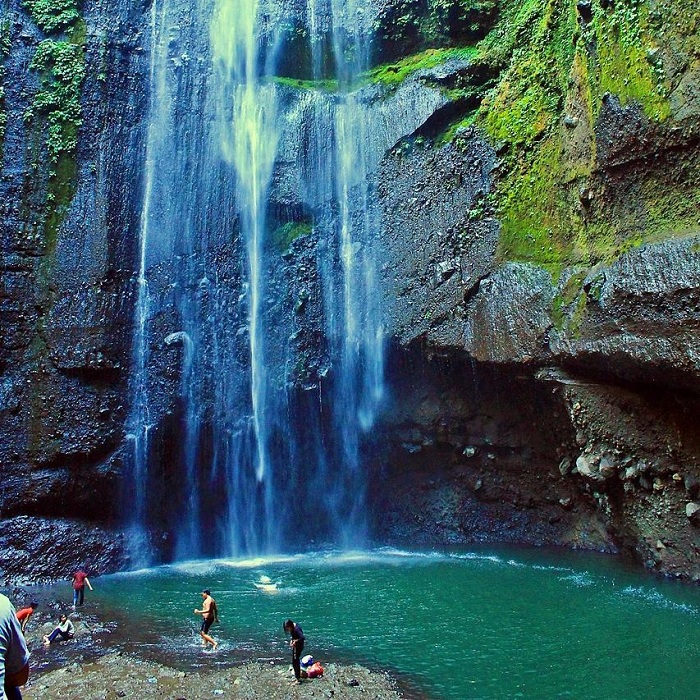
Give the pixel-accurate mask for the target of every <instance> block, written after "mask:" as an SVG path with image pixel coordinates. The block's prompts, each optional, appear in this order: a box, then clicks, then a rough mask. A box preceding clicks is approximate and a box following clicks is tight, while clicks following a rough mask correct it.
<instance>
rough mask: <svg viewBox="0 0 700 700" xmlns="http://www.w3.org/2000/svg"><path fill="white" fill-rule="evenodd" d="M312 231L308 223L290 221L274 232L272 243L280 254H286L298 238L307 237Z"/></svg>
mask: <svg viewBox="0 0 700 700" xmlns="http://www.w3.org/2000/svg"><path fill="white" fill-rule="evenodd" d="M312 230H313V226H312V225H311V223H309V222H308V221H288V222H287V223H284V224H282V225H281V226H278V227H277V228H276V229H275V230H274V231H273V232H272V236H271V242H272V245H273V246H274V247H275V248H276V249H277V250H278V251H279V252H281V253H285V252H286V251H288V250H289V248H290V246H291V245H292V243H293V242H294V241H295V240H296V239H297V238H299V237H300V236H307V235H308V234H309V233H311V231H312Z"/></svg>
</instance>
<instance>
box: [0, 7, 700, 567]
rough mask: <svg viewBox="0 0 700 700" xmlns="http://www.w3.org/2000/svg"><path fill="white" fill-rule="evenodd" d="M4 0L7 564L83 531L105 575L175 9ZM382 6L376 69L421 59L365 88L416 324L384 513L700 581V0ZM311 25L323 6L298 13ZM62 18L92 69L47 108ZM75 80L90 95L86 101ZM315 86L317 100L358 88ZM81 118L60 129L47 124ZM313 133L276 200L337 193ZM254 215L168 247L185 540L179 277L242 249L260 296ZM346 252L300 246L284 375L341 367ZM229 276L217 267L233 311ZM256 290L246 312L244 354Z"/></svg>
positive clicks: (281, 296) (0, 276)
mask: <svg viewBox="0 0 700 700" xmlns="http://www.w3.org/2000/svg"><path fill="white" fill-rule="evenodd" d="M0 9H1V10H2V13H3V14H2V20H1V22H2V24H1V26H0V30H1V32H2V34H1V37H0V38H1V39H2V43H1V46H0V48H1V50H2V53H1V57H0V61H1V62H2V73H1V74H0V79H1V80H2V88H3V90H4V92H3V93H2V95H1V97H0V111H1V112H2V115H3V120H2V126H3V138H2V141H1V144H2V178H1V179H0V217H1V220H0V319H1V321H2V336H1V337H0V421H1V422H0V462H1V463H2V494H1V497H2V502H1V512H0V516H1V517H2V537H3V540H4V542H5V543H6V545H7V548H8V549H7V550H6V551H8V552H10V553H11V556H9V557H7V558H6V559H3V563H2V568H3V575H4V576H5V577H6V578H18V577H21V578H25V577H26V576H27V574H28V575H29V577H30V578H31V577H33V578H35V579H42V578H45V577H50V576H52V572H55V571H56V570H57V569H59V568H61V567H63V568H65V569H66V570H67V569H69V568H71V567H72V566H74V565H75V564H76V563H79V562H78V561H77V560H76V553H75V550H77V549H78V548H80V556H79V557H78V559H79V560H81V561H83V562H84V561H85V560H88V561H90V562H91V565H92V567H93V571H94V572H95V573H100V572H101V571H108V570H114V569H115V568H122V567H125V566H128V565H129V562H128V556H127V554H126V553H125V552H124V550H123V548H122V546H121V543H122V524H123V513H124V493H125V491H126V493H127V494H128V493H129V492H130V489H131V488H132V486H131V485H129V484H125V483H124V479H123V474H124V464H125V462H126V461H127V460H128V459H129V456H130V450H131V449H132V441H131V438H130V436H129V435H128V431H127V429H126V427H125V425H126V422H127V417H128V414H129V410H130V401H131V400H132V396H133V393H132V392H131V391H130V387H129V383H130V379H131V378H132V377H133V375H132V374H131V372H132V370H133V359H132V355H133V343H134V328H135V313H136V311H135V307H136V299H137V291H138V290H137V287H138V276H139V269H138V250H137V249H138V241H139V226H140V222H141V216H142V201H143V187H144V181H143V178H144V158H145V156H146V152H147V130H146V120H147V115H148V110H149V99H150V98H149V95H150V92H149V91H150V89H151V87H152V86H151V84H150V80H151V78H152V74H151V67H150V62H149V57H150V51H151V49H152V47H151V46H150V37H151V33H150V24H149V23H150V21H151V15H150V9H151V7H150V6H149V4H148V3H145V4H144V3H136V4H132V3H123V2H117V3H106V2H101V1H96V2H86V3H84V6H83V7H82V9H81V12H80V19H79V20H75V19H69V20H67V21H66V23H65V24H64V25H60V24H59V26H58V27H52V26H46V25H45V24H43V23H42V18H41V17H39V16H37V14H36V13H34V14H32V12H30V3H27V4H23V3H20V2H19V0H6V1H5V2H4V3H1V4H0ZM179 12H180V15H181V17H180V22H179V24H177V26H175V25H173V27H171V28H170V29H169V31H170V47H171V49H172V54H173V61H175V63H177V62H178V61H179V63H177V65H175V63H173V66H171V70H172V71H173V72H174V73H175V74H176V75H179V76H180V77H181V81H182V84H181V85H179V89H182V90H183V94H187V95H189V98H190V99H191V102H189V103H188V104H194V105H196V104H197V103H198V102H199V101H200V99H203V97H204V96H203V95H200V94H199V93H197V92H196V90H195V91H194V92H193V88H192V87H191V85H190V84H189V83H188V82H187V80H188V79H191V78H192V76H193V75H194V74H196V72H197V71H198V70H209V68H207V67H206V66H203V65H201V66H200V65H199V64H197V65H196V66H195V64H192V63H191V62H190V63H188V61H191V59H193V56H194V52H195V50H196V47H195V46H192V45H190V44H188V43H187V41H186V39H185V38H184V37H185V36H186V32H185V31H184V29H185V28H186V25H187V23H188V22H190V21H193V20H192V17H191V12H192V8H191V6H190V5H187V6H185V4H183V5H182V7H181V8H180V10H179ZM367 12H368V13H370V14H371V16H368V17H369V19H368V17H365V18H364V21H365V22H366V24H367V26H368V27H372V30H373V31H375V32H376V38H375V41H374V42H373V43H372V52H373V56H374V58H373V62H374V64H375V65H379V64H386V63H387V62H390V61H396V63H394V64H392V65H391V66H389V67H388V70H387V71H386V72H385V73H384V74H383V76H384V77H381V76H379V75H378V74H375V75H374V76H373V77H372V78H371V79H368V81H367V82H366V83H365V84H364V85H363V87H362V90H364V91H365V92H364V94H365V99H364V105H365V107H364V108H365V109H366V112H365V118H366V119H367V120H368V122H370V123H372V124H374V125H375V126H376V128H375V129H373V130H372V132H371V133H372V139H371V143H369V144H366V145H367V152H368V153H370V154H371V163H370V167H369V171H370V176H371V179H372V184H373V188H372V191H373V192H374V193H375V197H374V199H373V200H372V207H374V208H375V209H374V210H373V211H374V213H376V214H377V218H376V220H377V221H378V222H379V224H378V229H379V230H378V231H377V240H378V246H379V251H380V253H379V254H380V256H381V263H380V268H381V270H380V271H381V307H382V311H383V315H384V324H385V326H384V327H385V330H386V333H387V337H388V345H389V347H390V350H389V352H388V360H387V379H388V382H387V384H388V387H387V389H388V392H387V393H388V397H389V398H388V399H387V402H386V405H385V407H384V412H383V414H382V416H381V419H380V421H379V424H378V425H377V427H376V435H374V436H373V437H374V440H373V442H372V445H373V448H372V449H371V450H367V451H366V453H365V455H364V458H365V462H366V468H367V472H368V474H369V475H370V483H371V484H373V485H377V484H378V485H379V488H376V489H373V490H372V497H371V499H370V507H371V508H373V509H374V510H373V513H375V514H376V513H381V517H378V518H376V533H375V534H376V536H377V537H378V538H381V539H385V540H392V541H397V540H398V541H403V542H412V543H415V542H422V543H426V544H429V543H469V542H484V541H498V542H502V541H506V542H525V543H530V544H563V545H567V546H573V547H585V548H593V549H600V550H604V551H615V552H619V551H623V552H631V553H633V555H634V556H635V558H636V559H637V560H638V561H640V562H642V563H644V565H646V566H647V567H649V568H652V569H654V570H656V571H659V572H662V573H667V574H672V575H681V576H685V577H692V578H695V579H697V578H699V577H700V517H699V516H698V513H699V512H700V493H699V488H700V487H699V486H698V484H699V483H700V438H699V437H698V432H697V426H696V420H697V415H698V408H699V407H700V406H699V404H700V230H699V228H698V225H699V220H698V211H699V209H698V205H699V204H700V179H699V178H700V176H699V175H698V173H700V98H699V97H698V95H700V86H699V83H698V81H699V80H700V53H699V51H700V49H699V48H698V43H697V36H698V27H699V26H700V16H699V15H698V10H697V8H696V7H695V5H694V3H686V2H678V3H674V4H673V7H667V6H666V5H665V4H662V3H657V2H655V1H653V0H647V1H646V2H642V3H627V2H622V1H621V2H619V3H615V4H612V3H598V2H595V1H594V2H592V3H576V2H573V0H557V1H556V2H543V1H541V2H540V1H539V0H528V2H523V3H521V2H517V3H516V2H506V1H503V2H484V1H483V0H482V1H480V2H467V1H464V2H457V1H455V2H453V3H441V4H437V3H430V2H428V3H423V4H420V6H419V4H411V3H403V2H393V1H390V0H387V1H386V2H376V3H373V4H372V5H371V10H370V9H368V10H367ZM305 18H306V15H305V11H304V8H303V3H295V4H294V12H293V13H292V14H290V22H292V24H293V25H294V26H295V27H299V28H303V25H304V22H305V21H306V19H305ZM44 20H45V18H44ZM326 20H328V18H327V17H326ZM370 20H371V21H370ZM290 36H291V37H292V38H290V39H289V40H288V44H287V46H286V49H287V53H286V54H284V55H285V57H286V58H285V61H283V62H282V63H281V68H280V71H281V73H282V75H283V77H285V78H293V79H300V80H301V79H306V78H308V77H309V76H308V70H304V65H305V61H306V62H307V63H308V61H309V55H310V53H309V48H308V46H305V45H304V36H305V34H304V32H303V31H298V32H294V33H293V34H291V35H290ZM46 41H54V42H59V43H60V42H63V44H62V46H61V47H59V49H60V50H61V51H63V50H66V49H65V44H66V43H67V44H69V45H71V46H73V47H77V48H76V49H75V50H73V49H70V50H69V52H68V54H65V55H66V56H68V57H69V58H70V56H72V58H71V61H74V62H73V63H70V66H72V67H71V68H70V69H69V71H68V78H69V79H68V80H67V81H65V84H64V83H62V82H61V80H63V78H62V77H61V76H60V75H58V76H57V74H56V73H55V72H54V73H53V74H52V75H53V76H54V77H53V78H52V80H53V81H54V83H52V84H53V85H54V86H55V84H56V82H55V81H58V84H60V85H62V86H63V87H65V88H66V90H68V92H67V93H66V92H64V93H61V96H60V97H59V98H58V100H59V104H56V103H55V101H54V102H52V100H53V98H51V99H48V101H46V100H45V101H44V103H43V106H42V103H37V101H36V96H37V95H38V94H40V93H41V91H42V90H45V89H46V86H45V85H44V83H43V82H42V81H43V80H45V79H46V76H47V71H48V72H49V73H50V72H51V70H53V69H52V66H53V65H54V64H51V63H48V64H44V66H43V68H41V67H37V66H36V65H34V66H32V61H33V60H34V57H35V55H36V52H37V49H38V47H39V46H40V45H41V44H42V43H43V42H46ZM465 46H470V47H472V48H473V49H474V50H473V51H472V52H471V53H470V52H463V53H461V54H459V55H456V54H454V53H453V54H445V55H444V60H441V59H439V58H438V59H437V60H433V58H432V57H433V56H435V54H434V53H427V54H425V53H423V52H424V51H426V50H428V49H430V50H437V51H438V52H439V51H440V50H444V49H446V48H450V49H455V48H464V47H465ZM59 49H56V48H55V47H54V49H53V50H59ZM71 51H72V53H71ZM69 54H70V55H69ZM61 55H64V54H61ZM619 56H623V57H624V58H623V60H622V61H621V62H619V61H618V60H617V57H619ZM426 57H428V58H426ZM66 60H68V59H66ZM401 60H404V61H406V60H408V63H405V62H403V63H402V62H400V61H401ZM407 65H408V66H409V67H408V68H407ZM410 66H412V67H410ZM385 67H386V66H385ZM83 73H84V74H83ZM387 76H389V78H387ZM396 76H401V78H400V79H397V78H396ZM64 77H65V75H64ZM73 79H75V80H73ZM50 82H51V81H50ZM193 84H194V83H193ZM71 85H72V87H71ZM76 86H77V89H78V93H77V94H78V96H79V103H80V109H81V110H82V111H81V112H80V114H79V117H76V116H75V115H73V116H72V117H71V114H70V113H69V112H70V110H66V109H63V108H65V107H66V105H67V104H69V103H70V104H73V102H70V100H72V99H73V97H75V94H74V93H70V90H71V89H72V90H75V89H76ZM324 89H325V88H324ZM285 90H286V91H287V92H286V93H285V100H287V101H288V102H289V103H290V104H296V103H298V105H299V107H298V110H297V112H298V113H299V114H300V115H303V113H304V112H303V109H302V107H303V106H304V105H306V104H308V103H309V101H310V100H311V99H315V100H318V101H322V100H329V99H330V98H328V96H327V95H326V93H325V92H323V91H320V92H319V93H318V94H316V93H312V92H311V91H309V89H308V86H307V85H305V86H301V87H299V86H297V87H295V86H294V84H293V83H288V84H287V87H286V88H285ZM312 94H313V95H315V96H314V97H313V98H312V97H310V95H312ZM71 95H73V97H71ZM62 100H64V101H65V103H64V102H61V101H62ZM295 101H296V102H295ZM47 104H48V106H47ZM52 105H53V106H52ZM59 112H60V114H59ZM190 116H191V110H190V108H189V107H187V108H185V106H183V107H182V110H181V113H180V117H181V118H182V119H186V118H189V117H190ZM71 120H72V121H71ZM51 124H53V125H54V126H56V124H58V125H59V130H58V131H55V132H52V133H54V135H56V134H58V137H57V138H59V137H60V138H59V140H58V142H53V141H47V138H46V137H47V134H48V133H50V132H49V126H50V125H51ZM309 128H310V127H309V126H308V125H306V126H304V122H303V120H301V119H300V121H299V122H298V123H297V122H290V123H289V124H288V125H287V129H286V131H285V132H284V133H283V134H282V140H283V148H281V149H280V154H281V155H280V157H279V158H278V162H277V164H276V168H275V173H274V177H273V183H274V184H273V188H272V192H271V199H272V209H274V211H276V212H279V211H282V212H284V213H285V216H291V217H292V218H294V216H296V217H297V218H299V219H300V220H301V221H302V223H304V224H306V222H307V221H308V216H307V214H308V211H309V208H310V207H311V206H316V205H319V204H320V203H319V202H315V201H314V200H313V197H314V195H313V193H309V192H305V193H302V192H300V191H299V188H300V185H299V171H298V169H297V168H295V163H297V162H298V157H299V153H303V152H304V149H305V147H306V144H307V143H308V138H310V135H309V132H308V129H309ZM305 129H307V131H305ZM76 134H77V141H76V144H75V145H74V146H71V144H70V137H71V135H73V136H75V135H76ZM52 144H53V145H52ZM52 149H53V150H52ZM193 157H194V156H193ZM195 160H196V158H195ZM162 205H163V206H166V205H167V203H162ZM230 205H231V210H232V211H233V207H234V206H235V202H234V201H233V199H232V200H231V202H230ZM289 212H292V214H289ZM225 223H226V225H227V226H230V231H229V230H227V233H226V235H227V238H226V240H225V242H224V243H222V244H221V245H220V246H214V247H212V248H209V249H207V251H206V252H201V251H199V252H198V251H193V252H192V254H191V255H190V256H176V255H172V256H169V255H167V254H165V255H164V256H163V259H162V260H160V261H159V263H158V264H157V265H156V266H155V267H154V269H153V270H152V271H151V277H150V283H151V285H152V289H151V291H152V293H153V294H154V295H155V296H158V298H159V299H161V300H163V305H162V308H163V309H164V311H163V313H161V314H160V315H158V317H157V318H155V319H153V320H152V323H151V325H150V327H149V336H148V339H147V345H148V349H149V352H150V355H149V360H150V362H151V365H152V366H151V371H150V373H149V379H148V381H149V382H150V397H151V401H152V404H151V406H150V410H151V419H152V421H153V432H152V443H151V449H152V450H153V454H154V458H156V459H157V465H158V469H157V470H156V473H157V476H156V477H154V478H153V483H151V484H150V486H151V487H152V489H153V493H154V494H155V497H154V498H155V500H156V501H157V502H160V503H162V504H163V506H162V507H163V512H162V513H158V514H156V515H157V517H156V518H155V521H154V532H153V536H154V540H155V541H157V542H159V543H160V545H159V546H160V547H161V553H162V555H163V556H168V555H169V554H171V552H170V550H169V544H168V530H169V527H170V526H171V525H172V522H173V519H174V518H176V517H177V515H176V514H175V515H173V513H168V512H167V502H168V499H169V498H171V497H173V494H174V493H178V494H180V495H181V492H182V490H183V485H182V484H177V483H175V477H174V472H173V471H172V469H173V465H174V464H175V463H176V462H177V460H178V459H179V455H181V453H182V445H178V443H177V441H178V436H180V435H181V425H182V424H181V418H182V406H181V387H180V382H181V379H182V376H183V362H184V350H183V347H184V343H185V342H186V338H185V337H184V336H183V335H182V319H181V318H180V317H179V316H178V313H177V312H176V310H175V304H174V303H171V300H173V299H175V298H176V297H177V295H178V294H180V293H181V290H180V289H178V287H177V285H175V284H174V283H173V280H174V279H175V278H177V275H178V270H180V269H182V268H183V267H185V266H192V267H193V268H197V267H198V266H200V267H202V269H211V268H212V267H215V268H216V269H217V270H218V272H219V275H220V280H221V281H222V282H221V283H222V284H223V285H225V286H226V288H227V290H228V291H229V293H230V298H231V299H232V300H235V299H237V298H240V297H242V296H243V291H242V290H243V284H242V281H241V265H240V257H241V246H240V241H239V240H238V234H239V232H238V228H237V227H238V223H237V221H236V220H235V217H234V216H233V215H232V216H231V221H228V220H227V221H226V222H225ZM323 245H324V243H323V241H322V240H320V238H319V235H318V232H317V231H314V230H313V228H312V227H310V226H309V227H308V228H307V229H304V233H303V235H300V236H299V237H298V238H297V239H296V240H294V241H292V242H290V243H289V245H288V246H285V247H284V250H283V251H282V252H281V254H280V256H279V259H278V260H277V261H276V262H275V264H274V265H273V266H272V267H271V270H272V272H271V275H272V279H271V281H270V285H269V289H268V294H269V303H268V307H267V309H268V310H267V312H266V313H267V314H268V316H269V318H271V319H275V320H276V321H277V322H278V325H277V326H276V331H275V333H274V334H273V335H272V337H274V339H275V347H273V348H272V349H271V352H272V353H273V354H275V353H277V354H278V355H279V356H280V357H285V356H286V355H285V354H284V353H289V352H291V353H292V357H293V360H294V361H291V362H289V363H288V366H289V367H291V368H292V371H291V372H290V373H289V374H285V375H284V376H281V375H280V376H275V377H272V378H271V381H273V382H275V383H284V382H289V383H290V387H289V391H290V395H294V394H295V393H296V394H297V396H298V397H301V398H298V401H299V403H303V401H304V400H305V399H304V397H305V396H306V394H305V393H304V392H305V391H307V390H316V389H317V388H318V387H319V386H323V384H324V382H326V381H332V379H333V371H334V368H333V366H332V364H331V363H330V362H329V354H328V342H329V341H328V338H327V337H325V336H324V332H325V331H324V328H326V324H325V322H324V314H325V313H326V312H325V310H324V302H323V299H322V294H323V290H322V289H321V284H320V281H319V275H318V271H317V269H316V265H317V264H318V259H319V257H320V252H319V251H321V250H322V249H323ZM198 255H201V256H202V257H201V258H198V257H197V256H198ZM209 293H210V292H209V291H208V289H207V288H206V287H205V286H202V287H201V288H199V289H198V292H197V294H198V295H199V296H198V297H197V299H198V301H197V303H198V304H201V305H202V307H206V306H207V304H210V303H212V300H211V299H210V298H208V296H207V295H208V294H209ZM227 303H228V302H227ZM234 306H235V305H234V304H233V302H232V303H231V321H230V324H229V325H227V328H226V329H225V332H226V333H228V334H230V335H231V336H232V337H234V338H237V339H239V341H235V342H238V343H239V345H240V347H239V346H238V345H236V348H237V353H236V367H237V368H238V369H240V371H245V367H246V362H247V357H246V346H245V342H246V340H247V336H246V334H247V329H246V323H245V318H244V316H243V315H242V312H241V310H240V309H237V308H234ZM241 306H242V304H241ZM212 381H214V378H213V379H212ZM379 446H381V447H382V449H380V447H379ZM125 487H126V488H125ZM76 519H77V521H79V524H78V525H76V524H75V522H76ZM76 533H82V535H81V536H80V537H76ZM164 543H165V544H164ZM47 551H48V552H50V556H48V558H47V559H46V561H43V560H41V559H40V557H41V556H42V552H47Z"/></svg>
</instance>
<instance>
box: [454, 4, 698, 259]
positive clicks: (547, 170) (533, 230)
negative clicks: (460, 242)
mask: <svg viewBox="0 0 700 700" xmlns="http://www.w3.org/2000/svg"><path fill="white" fill-rule="evenodd" d="M681 5H682V6H683V7H681ZM694 8H695V5H694V4H693V3H691V2H689V1H687V0H680V2H679V3H677V4H674V7H673V8H669V9H668V12H666V11H665V10H664V11H661V10H660V8H659V6H658V4H657V3H653V2H650V1H649V0H617V1H616V2H615V3H610V4H609V7H607V8H603V7H601V4H600V3H598V2H592V3H591V15H590V16H587V17H585V18H584V17H581V16H580V15H579V12H578V11H577V3H576V2H575V0H524V1H523V2H520V3H515V2H513V3H506V4H505V5H504V7H503V12H502V15H501V18H500V20H499V22H498V24H497V25H496V26H495V27H494V29H493V30H492V31H491V33H490V34H489V35H488V36H487V37H486V38H485V39H484V40H483V41H482V42H481V43H480V44H479V46H478V48H479V51H480V55H479V57H478V59H476V60H477V61H478V62H479V63H481V64H482V65H484V66H490V67H491V69H492V70H495V71H498V79H497V83H496V85H495V87H494V88H493V89H492V90H491V91H490V92H488V93H487V94H486V96H485V98H484V100H483V101H482V103H481V106H480V108H479V110H478V112H477V114H476V117H475V118H474V116H473V115H472V114H467V115H465V119H466V120H468V122H469V123H471V122H472V121H474V122H475V123H476V124H477V125H478V126H480V127H482V128H483V129H484V130H485V131H486V133H487V134H488V136H489V137H490V139H491V140H492V142H493V143H494V144H495V145H497V147H498V149H499V153H500V154H501V155H502V164H501V167H500V169H499V173H500V174H499V179H498V181H497V183H496V188H495V192H494V198H493V199H494V206H495V208H496V212H497V215H498V216H499V219H500V221H501V224H502V235H501V239H500V243H499V250H498V253H499V256H500V258H501V259H502V260H519V261H524V262H531V263H534V264H538V265H542V266H543V267H547V268H550V269H555V268H556V267H557V266H562V265H572V264H586V265H594V264H596V263H597V262H600V261H603V262H609V261H611V260H613V259H614V258H615V257H617V256H619V255H620V254H621V253H623V252H624V251H626V250H629V249H630V248H632V247H634V246H637V245H640V244H641V243H643V242H645V241H648V240H653V239H654V238H655V237H659V238H661V237H667V236H669V235H682V233H683V232H684V231H687V230H688V229H689V228H691V227H692V225H693V223H694V222H696V221H697V214H696V213H695V215H694V214H693V212H694V211H695V212H697V207H698V201H699V200H700V183H698V182H697V177H695V178H694V176H693V175H692V171H693V169H694V171H695V172H697V166H698V163H697V158H693V157H692V156H689V158H688V167H687V169H686V170H687V172H686V173H685V175H684V176H683V177H682V178H680V177H679V179H678V181H677V183H676V185H675V186H673V185H670V184H669V182H668V179H667V178H666V179H664V175H665V174H666V173H665V172H663V171H664V169H663V168H661V167H660V168H659V169H658V171H657V172H655V171H654V170H653V169H648V170H647V171H644V172H640V173H639V174H638V175H637V176H636V177H637V178H638V180H639V183H638V184H636V185H633V183H632V182H631V181H630V184H629V185H627V184H625V186H624V188H623V187H619V186H618V187H617V188H615V189H613V190H610V189H608V190H604V189H603V187H602V186H599V187H598V189H597V190H596V183H597V182H598V181H599V178H600V175H599V174H598V172H597V170H598V164H597V162H596V157H597V145H596V141H595V133H596V131H595V124H596V119H597V118H598V116H599V114H600V111H601V105H602V104H603V100H604V97H605V95H606V94H611V95H614V96H615V97H616V98H617V99H618V100H619V101H620V103H621V104H622V105H628V104H632V103H636V104H638V105H639V106H640V107H641V109H642V110H643V111H644V113H645V114H646V115H647V117H648V118H649V119H651V120H653V121H657V122H664V121H666V120H668V119H669V118H671V116H672V115H671V106H670V101H669V99H668V97H667V95H668V93H669V89H670V86H669V83H668V78H667V77H666V76H665V74H664V69H663V62H662V56H661V55H660V53H659V51H660V49H659V47H663V46H666V45H668V44H671V45H673V48H674V49H677V51H678V55H679V56H681V57H682V56H684V55H685V56H692V55H693V53H692V52H693V51H698V49H700V43H699V42H698V40H697V30H698V28H700V12H699V11H698V10H696V9H694ZM689 16H691V17H693V19H690V20H689V19H688V17H689ZM571 105H574V106H575V110H576V111H575V114H576V119H575V121H574V122H573V124H574V125H575V127H574V126H572V125H571V124H569V125H568V126H566V127H565V126H564V116H565V115H566V114H567V110H568V109H569V108H570V106H571ZM579 124H580V126H578V125H579ZM452 133H453V134H454V133H456V129H454V130H453V131H452ZM678 185H680V187H681V191H679V187H678ZM635 187H636V189H635ZM591 188H593V191H592V193H591V198H590V199H589V198H588V195H584V194H582V193H583V192H585V191H586V190H591ZM601 195H604V198H603V196H601ZM693 217H695V218H693Z"/></svg>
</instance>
